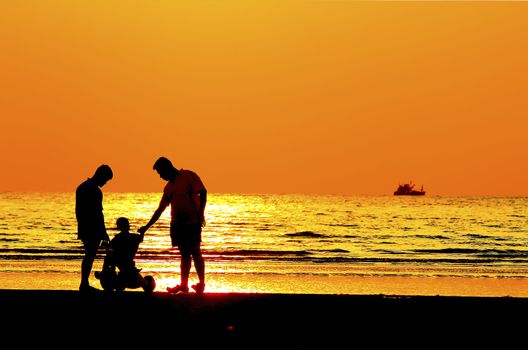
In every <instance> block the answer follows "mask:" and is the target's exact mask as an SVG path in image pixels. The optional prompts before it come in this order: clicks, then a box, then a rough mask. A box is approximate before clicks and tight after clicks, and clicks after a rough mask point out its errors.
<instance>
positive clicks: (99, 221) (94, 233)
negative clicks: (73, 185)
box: [75, 164, 114, 292]
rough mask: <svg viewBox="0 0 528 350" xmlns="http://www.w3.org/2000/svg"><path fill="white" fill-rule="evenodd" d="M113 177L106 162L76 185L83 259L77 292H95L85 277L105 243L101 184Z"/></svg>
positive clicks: (106, 239)
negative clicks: (102, 244) (89, 176)
mask: <svg viewBox="0 0 528 350" xmlns="http://www.w3.org/2000/svg"><path fill="white" fill-rule="evenodd" d="M113 176H114V174H113V172H112V169H110V167H109V166H108V165H106V164H103V165H101V166H99V167H98V168H97V170H96V171H95V173H94V175H93V176H92V177H91V178H89V179H87V180H86V181H84V182H83V183H82V184H80V185H79V187H77V190H76V192H75V216H76V217H77V237H78V238H79V239H80V240H81V241H82V243H83V246H84V258H83V260H82V264H81V284H80V286H79V290H80V291H81V292H90V291H95V290H97V288H94V287H92V286H90V282H89V278H90V273H91V271H92V266H93V262H94V260H95V256H96V254H97V250H98V249H99V246H100V245H101V242H102V241H103V242H108V241H109V240H110V237H108V234H107V233H106V226H105V222H104V215H103V192H102V191H101V189H100V187H103V186H104V185H105V184H106V183H107V182H108V181H109V180H110V179H112V177H113Z"/></svg>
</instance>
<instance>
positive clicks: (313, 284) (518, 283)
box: [0, 264, 528, 298]
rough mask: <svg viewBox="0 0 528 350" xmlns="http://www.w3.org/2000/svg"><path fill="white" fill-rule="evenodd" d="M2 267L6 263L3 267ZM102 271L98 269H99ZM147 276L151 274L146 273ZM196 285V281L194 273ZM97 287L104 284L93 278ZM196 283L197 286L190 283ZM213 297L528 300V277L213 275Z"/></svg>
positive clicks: (174, 277)
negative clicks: (503, 298)
mask: <svg viewBox="0 0 528 350" xmlns="http://www.w3.org/2000/svg"><path fill="white" fill-rule="evenodd" d="M0 265H1V264H0ZM98 268H99V267H98V266H96V267H95V268H94V271H96V270H97V269H98ZM58 270H60V268H57V271H54V272H46V271H41V272H12V271H2V272H0V275H1V277H2V278H1V279H0V289H12V290H26V289H30V290H31V289H35V290H72V291H76V290H77V288H78V286H79V271H74V272H59V271H58ZM143 274H144V275H148V274H152V273H151V272H149V271H145V272H144V273H143ZM152 275H153V276H154V278H155V279H156V284H157V287H156V290H155V292H163V291H165V289H166V287H167V286H173V285H175V284H177V283H178V282H179V275H178V274H173V273H154V274H152ZM190 277H191V282H192V281H193V280H195V279H196V276H195V274H194V273H191V276H190ZM91 283H92V285H93V286H95V287H97V288H100V285H99V282H98V281H97V280H96V279H95V278H93V277H92V278H91ZM191 284H192V283H191ZM206 292H208V293H264V294H266V293H269V294H349V295H377V294H386V295H410V296H412V295H424V296H427V295H429V296H437V295H440V296H466V297H520V298H527V297H528V278H513V277H504V278H493V277H450V276H328V275H306V276H301V275H274V274H216V273H208V275H207V290H206Z"/></svg>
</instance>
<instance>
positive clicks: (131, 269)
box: [94, 248, 156, 293]
mask: <svg viewBox="0 0 528 350" xmlns="http://www.w3.org/2000/svg"><path fill="white" fill-rule="evenodd" d="M115 260H116V259H114V257H113V256H112V249H110V248H107V249H106V256H105V261H104V264H103V270H102V271H96V272H95V273H94V276H95V278H97V279H98V280H99V281H100V283H101V287H102V288H103V290H104V291H107V292H113V291H118V292H121V291H124V290H125V289H126V288H130V289H137V288H143V290H144V291H145V292H147V293H151V292H152V291H154V289H155V288H156V281H155V280H154V277H152V276H145V277H143V276H142V275H141V273H140V272H141V269H138V268H136V266H135V263H134V262H133V261H132V262H128V263H127V264H119V262H117V261H115Z"/></svg>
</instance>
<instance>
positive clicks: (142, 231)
mask: <svg viewBox="0 0 528 350" xmlns="http://www.w3.org/2000/svg"><path fill="white" fill-rule="evenodd" d="M148 229H149V228H148V227H147V226H142V227H140V228H139V229H138V232H139V233H141V234H142V235H144V234H145V232H147V230H148Z"/></svg>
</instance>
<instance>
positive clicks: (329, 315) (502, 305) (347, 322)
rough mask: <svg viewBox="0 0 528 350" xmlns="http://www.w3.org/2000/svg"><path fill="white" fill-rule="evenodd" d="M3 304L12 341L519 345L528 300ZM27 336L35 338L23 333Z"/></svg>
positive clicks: (291, 298)
mask: <svg viewBox="0 0 528 350" xmlns="http://www.w3.org/2000/svg"><path fill="white" fill-rule="evenodd" d="M0 303H1V308H2V314H3V319H4V329H3V334H4V335H6V337H4V340H6V339H7V340H11V339H13V340H16V341H20V340H21V339H22V341H23V342H33V341H35V342H38V344H40V345H44V344H50V345H59V344H60V343H64V344H71V343H72V341H71V339H74V340H76V341H78V340H80V339H82V341H83V342H93V343H94V344H101V345H102V344H107V345H108V344H114V345H134V344H136V343H137V342H143V343H144V342H147V343H148V344H150V345H151V346H158V345H161V344H173V345H181V344H186V343H188V344H198V343H202V344H216V345H226V346H235V347H237V348H238V347H244V348H252V347H261V346H263V345H266V346H274V347H277V348H282V347H283V346H286V345H288V346H291V345H294V348H299V347H303V346H307V347H310V346H311V345H314V344H317V343H324V344H330V343H331V344H340V345H347V344H350V345H353V344H370V345H369V346H365V347H371V345H372V346H373V345H379V344H385V345H390V346H391V347H392V346H403V345H404V346H409V345H419V344H422V342H425V344H429V345H430V344H431V343H432V342H434V343H435V344H436V345H435V347H436V346H438V345H446V346H447V345H449V344H453V343H456V344H473V345H474V344H477V343H482V344H486V343H488V342H489V341H500V342H501V343H503V344H507V343H510V342H511V343H512V344H513V343H515V341H516V340H520V339H522V336H523V334H524V328H525V327H524V325H525V322H524V321H522V319H525V316H526V313H527V312H528V298H511V297H500V298H499V297H442V296H397V295H337V294H336V295H316V294H314V295H309V294H265V293H211V294H207V293H206V294H204V295H196V294H192V293H191V294H176V295H171V294H168V293H162V292H155V293H153V294H145V293H142V292H136V291H131V292H124V293H113V294H108V293H102V292H101V293H96V294H93V295H85V294H81V293H79V292H77V291H66V290H6V289H4V290H0ZM519 318H521V320H519ZM25 331H27V332H29V334H31V335H32V336H31V337H29V338H24V337H20V336H19V335H17V334H20V332H25ZM17 332H18V333H17ZM65 337H68V338H65Z"/></svg>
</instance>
